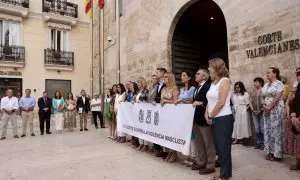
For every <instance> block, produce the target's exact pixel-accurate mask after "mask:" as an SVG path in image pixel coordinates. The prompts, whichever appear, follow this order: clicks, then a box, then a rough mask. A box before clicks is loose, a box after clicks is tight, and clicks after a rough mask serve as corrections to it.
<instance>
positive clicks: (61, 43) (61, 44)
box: [49, 29, 69, 51]
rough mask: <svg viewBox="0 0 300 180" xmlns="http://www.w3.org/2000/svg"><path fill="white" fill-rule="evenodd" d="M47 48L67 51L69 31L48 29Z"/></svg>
mask: <svg viewBox="0 0 300 180" xmlns="http://www.w3.org/2000/svg"><path fill="white" fill-rule="evenodd" d="M49 38H50V39H49V48H51V49H54V50H57V51H69V31H65V30H59V29H50V35H49Z"/></svg>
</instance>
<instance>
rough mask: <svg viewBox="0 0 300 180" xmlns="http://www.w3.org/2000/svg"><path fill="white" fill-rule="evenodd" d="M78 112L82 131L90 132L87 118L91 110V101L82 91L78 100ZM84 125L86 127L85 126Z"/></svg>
mask: <svg viewBox="0 0 300 180" xmlns="http://www.w3.org/2000/svg"><path fill="white" fill-rule="evenodd" d="M76 108H77V111H78V113H79V117H80V131H83V128H84V130H85V131H88V129H87V116H88V113H89V111H90V110H91V107H90V100H89V98H88V97H86V93H85V90H82V91H81V96H80V97H79V98H78V99H77V107H76ZM83 124H84V126H83Z"/></svg>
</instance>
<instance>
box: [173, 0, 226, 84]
mask: <svg viewBox="0 0 300 180" xmlns="http://www.w3.org/2000/svg"><path fill="white" fill-rule="evenodd" d="M168 40H169V41H168V43H169V44H168V48H169V49H168V50H169V51H168V52H169V58H170V59H171V62H172V66H171V67H172V70H173V72H174V73H175V76H176V80H177V82H178V83H179V81H180V73H181V72H182V71H184V70H187V71H191V72H193V73H194V72H195V71H197V70H198V69H199V68H207V67H208V60H209V59H211V58H215V57H220V58H222V59H223V60H224V61H225V63H226V64H227V67H228V43H227V29H226V21H225V17H224V15H223V12H222V10H221V9H220V7H219V6H218V5H217V4H216V3H215V2H214V1H212V0H192V1H190V2H188V3H187V4H185V5H184V6H183V7H182V8H181V9H180V10H179V12H178V13H177V15H176V16H175V18H174V20H173V22H172V25H171V28H170V31H169V37H168Z"/></svg>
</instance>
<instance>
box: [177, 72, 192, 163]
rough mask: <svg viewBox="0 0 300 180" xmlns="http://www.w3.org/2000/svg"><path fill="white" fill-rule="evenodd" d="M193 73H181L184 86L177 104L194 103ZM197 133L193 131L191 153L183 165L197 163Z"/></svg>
mask: <svg viewBox="0 0 300 180" xmlns="http://www.w3.org/2000/svg"><path fill="white" fill-rule="evenodd" d="M191 79H192V74H191V73H190V72H185V71H183V72H182V73H181V82H182V84H183V87H181V88H180V90H179V96H178V99H177V101H176V102H175V104H178V103H182V104H192V103H193V95H194V92H195V89H196V88H195V87H194V86H192V83H191ZM194 139H195V135H194V133H193V132H192V137H191V145H190V155H189V156H187V157H186V158H185V160H184V162H183V165H186V166H187V167H191V166H192V165H194V164H196V163H197V162H196V160H195V158H196V152H195V145H194Z"/></svg>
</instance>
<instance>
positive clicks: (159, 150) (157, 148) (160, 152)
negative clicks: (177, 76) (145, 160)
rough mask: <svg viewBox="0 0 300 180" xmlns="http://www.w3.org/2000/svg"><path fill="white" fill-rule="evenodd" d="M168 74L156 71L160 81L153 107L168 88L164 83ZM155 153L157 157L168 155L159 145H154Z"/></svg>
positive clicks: (161, 70)
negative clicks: (165, 88) (163, 90)
mask: <svg viewBox="0 0 300 180" xmlns="http://www.w3.org/2000/svg"><path fill="white" fill-rule="evenodd" d="M166 73H167V70H166V69H165V68H157V69H156V77H157V79H158V83H157V85H156V96H155V101H153V102H152V104H153V105H156V103H160V98H161V92H162V89H163V88H164V87H166V85H165V83H164V75H165V74H166ZM153 146H154V152H155V156H156V157H165V156H166V154H167V153H164V152H163V148H162V147H161V146H160V145H158V144H153Z"/></svg>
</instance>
